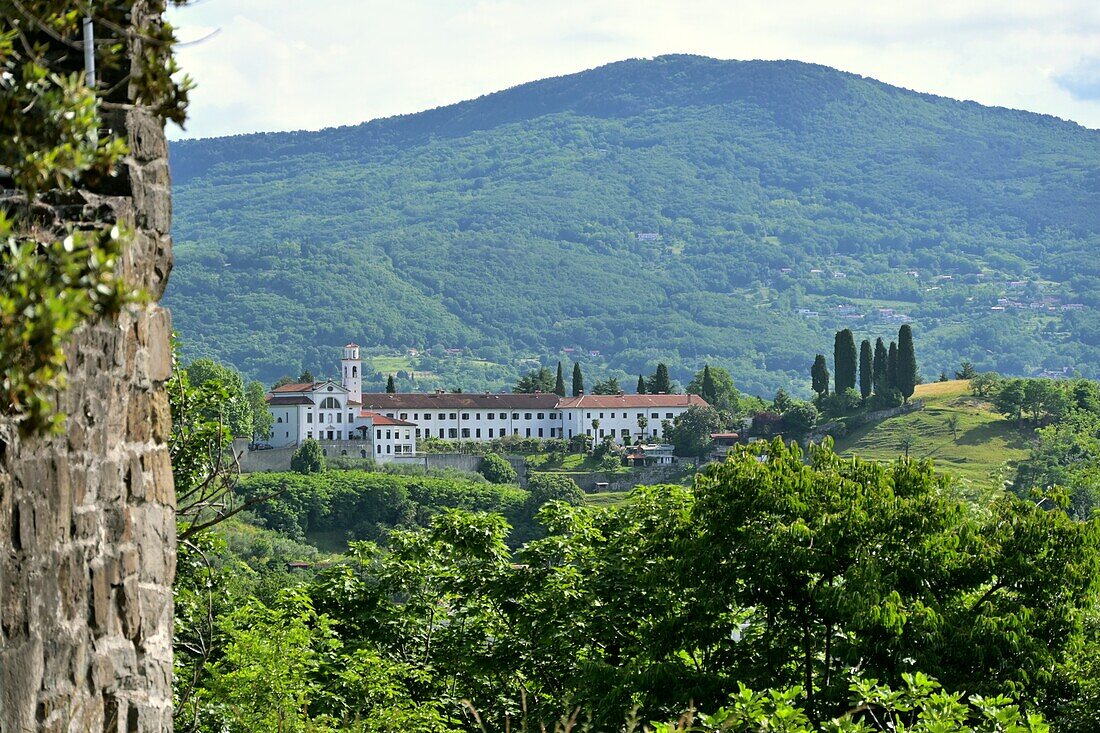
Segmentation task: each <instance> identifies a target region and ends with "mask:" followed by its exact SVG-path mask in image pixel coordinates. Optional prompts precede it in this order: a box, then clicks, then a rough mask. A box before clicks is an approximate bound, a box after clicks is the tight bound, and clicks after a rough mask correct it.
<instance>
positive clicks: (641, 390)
mask: <svg viewBox="0 0 1100 733" xmlns="http://www.w3.org/2000/svg"><path fill="white" fill-rule="evenodd" d="M638 394H645V377H643V376H642V375H641V374H639V375H638Z"/></svg>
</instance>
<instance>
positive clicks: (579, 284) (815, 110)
mask: <svg viewBox="0 0 1100 733" xmlns="http://www.w3.org/2000/svg"><path fill="white" fill-rule="evenodd" d="M172 152H173V162H172V165H173V176H174V178H175V180H176V181H177V189H176V190H177V196H176V200H177V205H178V212H179V215H178V216H177V220H176V221H177V224H176V230H175V234H176V239H177V242H179V246H178V247H177V254H178V261H179V268H178V270H177V273H176V274H174V276H173V281H172V284H171V285H170V287H169V294H168V302H169V304H170V305H172V306H173V308H174V311H175V312H176V313H177V323H178V324H179V326H180V330H181V332H182V333H183V335H184V338H185V341H187V340H190V343H191V349H192V353H195V354H203V355H214V356H218V357H219V358H223V359H226V360H228V361H231V362H233V363H234V364H236V365H237V366H238V367H239V368H241V369H242V370H244V371H245V372H246V373H249V374H251V375H254V376H262V377H264V378H269V379H270V378H274V377H273V376H272V375H273V374H274V372H275V371H276V369H277V367H276V364H275V361H274V360H273V358H272V356H273V353H272V352H278V353H279V355H280V358H283V359H284V360H286V361H290V362H291V363H289V364H286V365H285V367H283V371H290V370H292V369H294V368H296V365H297V364H301V365H308V366H310V367H311V368H314V369H318V368H321V369H325V368H330V365H329V363H328V362H329V361H331V358H330V357H326V356H325V355H326V354H328V353H329V350H330V349H332V348H334V347H335V346H338V345H339V344H340V343H343V340H344V339H347V338H353V339H356V340H360V341H361V342H362V341H364V340H366V341H371V342H373V343H376V344H378V345H380V346H386V347H390V348H395V347H401V346H415V347H418V348H425V347H429V346H432V345H438V346H450V347H453V346H458V347H461V348H465V349H467V350H469V351H470V352H473V353H475V354H478V355H489V356H490V357H491V359H492V360H494V361H497V362H499V363H502V364H505V363H506V364H515V363H516V362H518V359H519V357H521V356H531V355H534V356H536V357H537V358H542V359H543V360H547V359H549V360H551V361H552V360H553V359H552V358H551V357H552V355H553V354H556V353H558V352H559V351H560V349H561V348H564V347H565V346H583V347H585V348H592V349H598V350H600V351H601V352H602V353H603V354H605V355H606V356H607V358H606V364H605V366H606V367H607V368H609V369H612V370H618V371H619V372H620V373H636V372H637V371H639V370H641V369H643V368H647V367H648V366H649V365H650V364H652V363H653V362H654V361H655V360H656V359H658V358H664V359H666V360H667V361H670V362H671V364H670V365H671V366H673V368H674V369H679V372H678V373H679V376H681V377H683V376H685V375H686V374H689V373H691V372H692V371H694V368H697V365H698V364H699V362H700V361H701V360H706V359H710V360H713V361H714V362H716V363H723V364H725V365H727V366H729V367H731V368H733V369H734V370H735V376H737V375H738V373H739V374H740V375H741V377H742V379H743V382H742V383H743V384H746V385H747V386H748V387H749V388H750V389H754V390H757V391H767V390H773V389H774V388H776V387H777V386H795V387H796V388H797V387H798V386H799V385H798V380H799V379H801V372H802V371H804V368H803V365H802V362H806V364H808V363H809V361H811V360H812V356H813V355H812V353H809V354H808V355H807V354H805V353H803V351H804V350H809V351H811V352H812V351H825V350H826V349H827V344H828V343H831V340H830V334H829V333H828V332H829V331H830V329H833V328H835V327H838V326H843V325H845V323H844V321H845V319H844V318H843V317H841V316H842V315H844V314H841V313H839V312H834V310H829V311H827V312H825V316H824V317H821V318H820V319H819V320H817V321H814V320H812V319H811V318H810V317H805V316H804V315H799V311H809V312H822V309H823V308H825V307H828V308H829V309H835V308H837V307H840V306H845V305H850V306H852V307H855V308H859V309H860V314H861V315H862V316H863V318H864V320H862V321H860V322H857V323H854V324H853V325H854V326H855V327H857V330H861V331H864V332H866V335H868V336H871V335H882V336H889V333H888V329H886V328H884V326H885V325H887V324H888V323H889V319H887V320H886V321H884V322H881V323H880V321H882V319H881V318H879V316H878V315H876V314H877V313H878V311H879V310H881V309H891V310H893V311H894V312H895V313H902V314H905V315H911V316H912V319H913V320H914V322H915V325H916V326H917V327H918V333H920V332H921V331H923V332H925V333H926V334H927V335H928V336H929V337H930V338H933V339H936V342H935V343H931V344H929V346H930V348H928V349H927V350H926V351H925V352H924V353H925V354H926V356H927V357H928V358H927V361H926V362H925V363H924V364H923V365H922V366H924V368H925V371H926V372H931V373H933V374H934V373H938V371H939V370H940V369H946V368H947V367H948V366H950V365H951V363H952V360H954V359H957V358H959V357H960V356H962V357H966V358H972V359H977V361H979V362H983V361H984V364H983V365H984V366H989V367H991V368H994V367H996V368H1000V369H1002V370H1003V371H1007V372H1034V371H1036V370H1039V369H1050V368H1066V367H1067V366H1068V367H1071V368H1073V369H1078V370H1080V369H1081V368H1082V367H1084V368H1085V369H1088V368H1089V363H1090V360H1092V359H1093V357H1094V356H1096V342H1097V339H1095V338H1094V337H1093V333H1094V329H1095V332H1100V325H1097V324H1096V318H1095V313H1094V305H1095V304H1094V303H1092V302H1089V303H1086V304H1085V305H1086V307H1087V311H1086V312H1084V313H1072V314H1065V313H1063V312H1062V311H1060V310H1054V311H1050V310H1044V311H1043V312H1042V314H1038V313H1016V312H1012V313H1006V314H1004V315H1005V317H1004V318H1001V320H1000V321H990V316H991V314H992V313H994V312H996V311H991V310H990V309H991V308H995V307H997V305H996V304H997V303H998V302H999V300H1000V299H1002V298H1004V299H1009V300H1010V302H1016V301H1015V300H1011V299H1010V298H1006V296H1012V293H1010V292H1008V291H1007V290H1005V289H1004V288H1005V287H1007V286H1004V287H1001V289H1000V290H998V291H997V292H993V288H991V286H990V284H989V282H985V283H983V282H980V279H981V277H980V276H987V277H988V278H991V279H993V280H995V281H997V282H1001V283H1007V282H1013V281H1017V280H1019V279H1021V278H1023V279H1024V280H1026V281H1027V282H1028V283H1030V285H1029V288H1030V290H1029V292H1028V297H1029V298H1032V299H1031V300H1028V301H1026V305H1028V306H1029V307H1030V305H1031V304H1032V303H1036V302H1040V301H1039V300H1035V298H1040V299H1041V298H1052V299H1054V300H1056V301H1058V303H1057V306H1056V307H1057V308H1060V307H1061V305H1064V304H1067V303H1073V302H1074V301H1076V300H1078V299H1080V298H1081V297H1084V296H1083V294H1087V293H1088V292H1089V291H1090V289H1091V288H1092V287H1093V285H1094V284H1100V279H1098V277H1100V274H1098V273H1096V271H1095V269H1096V268H1095V266H1094V265H1091V264H1090V263H1089V262H1088V261H1087V259H1086V258H1087V257H1088V255H1089V252H1090V251H1095V248H1096V246H1097V242H1098V241H1100V240H1098V239H1097V238H1098V236H1100V131H1093V130H1089V129H1088V128H1084V127H1081V126H1080V125H1078V124H1077V123H1073V122H1068V121H1063V120H1059V119H1057V118H1054V117H1051V116H1049V115H1040V114H1037V113H1032V112H1025V111H1014V110H1007V109H1003V108H993V107H984V106H982V105H979V104H978V103H975V102H961V101H957V100H950V99H948V98H945V97H938V96H936V95H930V94H926V93H921V92H912V91H908V90H905V89H902V88H900V87H895V86H892V85H888V84H885V83H883V82H878V81H875V80H870V79H868V78H866V77H861V76H859V75H857V74H852V73H849V72H840V71H836V70H832V69H830V68H829V67H824V66H820V65H816V64H806V63H804V62H771V61H751V62H736V61H729V62H727V61H716V60H712V59H707V58H706V57H697V56H687V55H673V56H663V57H658V58H657V59H654V60H628V61H623V62H616V63H614V64H609V65H605V66H602V67H598V68H597V69H593V70H589V71H586V72H580V73H578V74H570V75H565V76H562V77H555V78H551V79H544V80H540V81H536V82H530V83H528V84H523V85H518V86H516V87H512V88H510V89H507V90H502V91H500V92H494V93H491V94H488V95H483V96H482V97H479V98H477V99H474V100H468V101H465V102H459V103H456V104H454V105H447V106H445V107H440V108H437V109H435V110H429V111H426V112H421V113H417V114H415V115H403V116H396V117H390V118H385V119H382V120H374V121H371V122H367V123H362V124H360V125H355V126H344V127H338V128H326V129H325V130H322V131H317V132H276V133H255V134H251V135H248V136H233V137H226V138H216V139H207V140H193V141H177V142H174V143H173V144H172ZM647 231H653V232H658V233H660V234H661V239H660V240H659V241H656V242H642V241H640V240H638V239H637V238H636V235H637V233H639V232H647ZM318 260H320V261H324V262H325V263H326V264H327V265H328V266H327V267H321V266H320V265H319V264H317V261H318ZM1082 261H1083V262H1084V265H1083V266H1081V265H1080V263H1081V262H1082ZM289 262H297V263H298V264H300V265H301V267H300V268H294V267H290V266H289V265H288V263H289ZM813 265H818V266H819V267H816V268H815V267H813ZM815 269H816V270H819V271H820V273H817V274H815V272H814V270H815ZM784 270H787V271H788V272H787V273H784V272H783V271H784ZM826 270H828V273H829V275H830V278H829V279H827V280H824V281H822V278H821V277H820V274H821V273H824V272H825V271H826ZM914 270H923V272H924V273H927V277H938V276H945V277H946V276H950V277H951V278H955V277H958V278H959V280H960V282H959V283H955V284H951V281H937V282H936V283H934V282H933V281H931V280H930V279H929V280H927V281H925V280H923V278H924V277H926V275H925V274H921V275H920V276H919V277H920V278H921V280H920V281H919V282H917V283H914V282H911V281H910V280H912V278H910V279H909V280H907V279H906V277H907V276H905V275H904V274H903V273H904V272H906V271H914ZM838 273H839V275H840V276H841V277H837V278H836V280H835V282H834V281H833V280H832V279H831V276H833V275H836V274H838ZM967 278H968V279H970V280H971V281H972V282H969V284H968V285H967V286H966V287H963V286H962V284H961V281H962V280H963V279H967ZM325 279H327V280H328V281H330V282H331V284H333V285H334V286H337V285H338V286H339V288H340V289H342V290H343V291H344V292H347V293H349V294H350V293H353V292H356V291H357V289H359V290H361V289H362V288H363V287H369V288H370V289H372V290H371V292H372V293H378V294H379V297H377V298H372V299H371V301H370V302H371V304H372V307H373V308H374V315H375V316H376V317H375V318H373V319H372V318H370V317H367V315H365V314H363V313H361V312H359V311H357V310H356V307H355V303H356V302H359V303H362V302H365V300H363V299H359V300H352V301H351V302H347V303H342V302H341V301H340V299H339V297H337V296H334V295H333V294H332V293H322V292H317V291H318V286H317V281H318V280H325ZM280 280H285V281H286V282H285V283H284V282H280ZM543 281H547V282H543ZM291 283H292V284H293V286H291V285H290V284H291ZM945 283H947V284H945ZM999 287H1000V286H999ZM563 289H564V290H566V291H568V294H567V293H566V292H562V291H563ZM639 290H641V291H642V292H645V293H646V296H645V297H644V298H640V299H638V298H636V297H635V295H634V294H635V293H636V292H638V291H639ZM296 291H300V292H296ZM1032 291H1034V292H1032ZM249 293H252V294H254V295H256V296H257V297H258V299H259V300H262V301H263V302H265V303H266V304H267V305H268V306H269V308H270V310H271V311H272V313H273V314H274V315H273V317H271V318H265V317H264V314H263V313H259V312H256V313H253V312H252V310H253V306H254V305H255V304H254V303H249V302H247V295H248V294H249ZM968 298H969V299H970V300H967V299H968ZM635 299H637V300H638V301H639V302H631V301H632V300H635ZM1020 302H1021V303H1023V302H1024V301H1020ZM1043 302H1045V301H1043ZM968 303H974V304H975V305H974V306H970V305H966V304H968ZM227 304H228V305H232V306H233V307H234V309H235V310H233V312H231V313H227V314H226V315H227V316H228V317H227V319H226V321H227V322H220V321H219V320H218V319H216V318H211V317H210V313H209V311H210V310H212V309H217V310H223V309H224V307H225V306H226V305H227ZM978 305H980V306H981V307H980V308H979V307H978ZM879 306H880V307H879ZM1044 307H1046V306H1044ZM1052 307H1054V306H1052ZM204 311H207V312H204ZM906 311H911V312H909V313H907V312H906ZM1025 316H1027V317H1025ZM764 317H766V318H768V319H770V320H771V321H773V323H772V324H771V325H770V330H771V335H772V336H773V340H775V341H778V342H779V343H768V340H767V339H766V338H765V337H764V336H762V335H761V334H760V333H759V330H760V329H759V324H760V320H761V318H764ZM875 319H878V320H875ZM970 320H973V321H977V322H976V323H970V324H969V325H968V323H967V321H970ZM303 321H309V322H312V326H304V325H303ZM986 321H989V323H986ZM265 329H272V330H273V331H274V333H273V334H268V333H266V332H265ZM895 329H896V326H895ZM983 329H984V330H991V331H993V332H994V334H993V336H992V337H987V336H982V337H980V338H974V337H975V335H980V334H978V332H979V331H981V330H983ZM311 331H312V332H311ZM1067 331H1069V332H1070V335H1069V336H1068V337H1066V336H1055V335H1053V334H1064V333H1066V332H1067ZM1075 331H1076V332H1078V333H1076V334H1075V333H1074V332H1075ZM1002 332H1003V333H1002ZM631 334H633V336H634V338H633V339H631V337H630V335H631ZM998 334H1001V335H998ZM1009 334H1014V335H1015V334H1022V338H1019V339H1015V340H1014V338H1012V337H1010V336H1009ZM968 341H969V342H970V343H968ZM795 343H797V344H800V345H805V346H801V348H802V350H798V349H796V348H795V347H794V346H793V344H795ZM1060 345H1068V346H1069V348H1068V349H1060V348H1058V347H1059V346H1060ZM974 349H976V350H979V351H983V352H992V353H991V354H987V355H986V356H988V357H989V358H983V356H982V355H981V354H974V353H970V350H974ZM998 350H999V351H1001V352H1004V354H1003V355H1000V356H999V355H998ZM1047 352H1049V353H1047ZM539 354H541V355H542V356H541V357H539V356H538V355H539ZM1052 355H1053V356H1052ZM955 363H957V362H955ZM1091 363H1095V362H1094V361H1093V362H1091ZM456 386H457V385H456ZM501 386H503V385H501Z"/></svg>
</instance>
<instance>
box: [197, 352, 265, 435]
mask: <svg viewBox="0 0 1100 733" xmlns="http://www.w3.org/2000/svg"><path fill="white" fill-rule="evenodd" d="M187 379H188V381H189V382H190V383H191V384H192V385H194V386H196V387H202V386H203V385H206V384H210V385H217V386H218V387H219V388H222V389H224V390H225V392H226V399H225V400H222V401H219V402H218V403H217V409H218V410H219V411H220V412H219V414H217V415H208V416H207V417H208V418H210V419H212V420H221V421H222V422H223V423H224V424H225V426H226V427H227V428H229V432H230V434H232V435H233V437H235V438H242V437H248V438H251V437H252V433H253V422H252V420H253V414H254V413H255V411H256V410H255V407H256V406H255V405H254V404H253V403H252V402H251V401H250V400H249V398H248V397H246V396H245V393H244V378H243V377H241V374H240V372H238V371H237V370H236V369H234V368H233V367H229V366H225V365H224V364H219V363H218V362H216V361H214V360H213V359H196V360H195V361H193V362H191V363H190V364H189V365H188V366H187ZM264 411H265V412H266V411H267V409H266V405H265V407H264Z"/></svg>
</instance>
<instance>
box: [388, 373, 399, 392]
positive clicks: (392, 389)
mask: <svg viewBox="0 0 1100 733" xmlns="http://www.w3.org/2000/svg"><path fill="white" fill-rule="evenodd" d="M386 392H387V394H394V393H396V392H397V385H396V384H394V382H393V375H392V374H391V375H390V376H388V377H386Z"/></svg>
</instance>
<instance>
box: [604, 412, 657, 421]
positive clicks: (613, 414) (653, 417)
mask: <svg viewBox="0 0 1100 733" xmlns="http://www.w3.org/2000/svg"><path fill="white" fill-rule="evenodd" d="M585 417H586V418H588V419H591V418H592V413H591V412H589V413H587V414H586V415H585ZM623 417H624V418H626V417H630V415H629V414H628V413H626V412H624V413H623ZM649 417H650V418H651V419H653V420H660V419H661V413H659V412H651V413H649ZM600 419H601V420H603V413H602V412H601V413H600ZM610 419H612V420H614V419H615V413H614V412H613V413H611V418H610ZM665 419H666V420H671V419H672V413H671V412H666V413H665Z"/></svg>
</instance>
